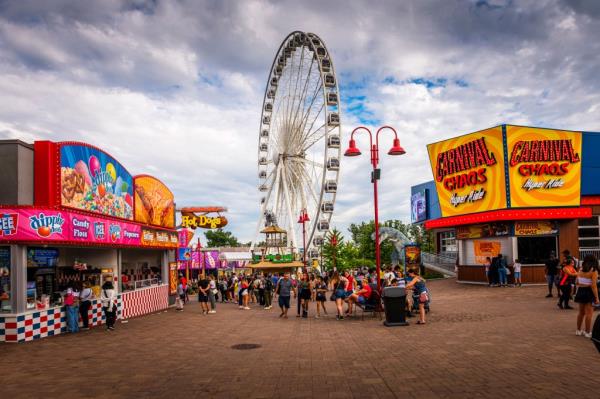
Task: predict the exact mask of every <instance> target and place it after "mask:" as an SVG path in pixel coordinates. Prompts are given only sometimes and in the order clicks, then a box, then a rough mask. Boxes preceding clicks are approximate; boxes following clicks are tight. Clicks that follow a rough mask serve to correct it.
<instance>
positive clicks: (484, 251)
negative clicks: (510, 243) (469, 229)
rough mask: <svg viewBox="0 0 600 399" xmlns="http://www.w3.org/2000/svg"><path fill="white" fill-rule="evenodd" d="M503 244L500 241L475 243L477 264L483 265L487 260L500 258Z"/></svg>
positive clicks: (474, 249)
mask: <svg viewBox="0 0 600 399" xmlns="http://www.w3.org/2000/svg"><path fill="white" fill-rule="evenodd" d="M501 249H502V244H501V243H500V241H474V242H473V251H474V252H475V262H477V263H478V264H480V265H483V264H484V263H485V261H486V259H487V258H488V257H489V258H494V257H496V256H498V254H499V253H500V250H501Z"/></svg>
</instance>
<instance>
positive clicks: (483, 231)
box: [456, 223, 510, 240]
mask: <svg viewBox="0 0 600 399" xmlns="http://www.w3.org/2000/svg"><path fill="white" fill-rule="evenodd" d="M507 235H510V225H508V224H506V223H487V224H472V225H468V226H457V227H456V239H457V240H467V239H473V238H485V237H499V236H507Z"/></svg>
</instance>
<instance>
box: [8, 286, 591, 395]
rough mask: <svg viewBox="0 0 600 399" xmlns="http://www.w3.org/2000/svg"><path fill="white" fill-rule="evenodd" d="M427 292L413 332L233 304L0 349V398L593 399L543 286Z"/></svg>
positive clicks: (581, 355)
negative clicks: (424, 313) (423, 319)
mask: <svg viewBox="0 0 600 399" xmlns="http://www.w3.org/2000/svg"><path fill="white" fill-rule="evenodd" d="M429 287H430V289H431V291H432V299H433V302H432V304H431V307H432V312H431V313H430V314H429V319H428V324H427V325H424V326H419V325H416V324H414V322H412V321H411V325H410V326H408V327H395V328H386V327H383V326H382V324H381V321H379V320H377V319H373V318H369V317H367V318H365V320H364V321H361V320H360V319H358V320H356V319H355V320H351V319H350V320H344V321H339V322H338V321H336V320H335V318H333V317H331V316H329V317H328V318H321V319H314V318H309V319H297V318H296V317H294V314H293V313H292V312H291V315H292V316H291V317H290V318H289V319H287V320H283V319H279V318H278V314H279V312H278V310H277V309H275V308H274V309H272V310H271V311H265V310H262V309H259V308H258V307H253V309H252V310H249V311H243V310H239V309H238V308H237V306H236V305H233V304H224V305H219V306H218V309H217V314H214V315H206V316H205V315H202V313H201V311H200V306H199V304H198V303H197V302H192V303H190V304H189V305H188V306H186V308H185V310H184V312H181V313H179V312H175V311H174V310H169V311H168V312H166V313H165V312H162V313H157V314H154V315H149V316H145V317H141V318H137V319H133V320H131V321H130V322H129V323H127V324H117V328H116V330H115V331H113V332H107V331H105V330H104V329H100V328H97V329H94V330H91V331H87V332H81V333H79V334H75V335H69V334H63V335H61V336H58V337H55V338H48V339H43V340H39V341H36V342H31V343H26V344H2V345H0V359H1V360H2V362H1V363H2V365H3V367H2V372H1V376H2V378H1V380H0V381H1V382H0V392H1V395H0V396H1V397H3V398H43V397H44V398H59V397H61V398H64V397H70V398H96V397H98V398H118V397H123V398H127V397H128V398H133V397H135V398H150V397H160V398H213V397H215V398H305V397H317V398H345V399H347V398H361V399H365V398H418V399H426V398H550V397H577V398H600V354H599V353H598V352H597V351H596V350H595V348H594V347H593V345H592V343H591V341H590V340H589V339H585V338H583V337H576V336H575V335H574V330H575V316H576V313H575V311H574V310H571V311H561V310H559V309H558V308H557V307H556V298H553V299H546V298H544V294H545V291H544V288H543V287H539V286H537V287H527V288H487V287H482V286H466V285H458V284H456V283H455V282H454V281H453V280H443V281H432V282H430V283H429ZM327 306H328V308H329V310H330V312H331V313H333V308H334V307H333V303H332V302H328V303H327ZM292 310H294V309H292ZM313 310H314V309H311V311H313ZM313 314H314V313H313ZM597 314H598V313H596V315H597ZM413 320H414V319H413ZM239 344H258V345H260V347H259V348H256V349H248V350H235V349H232V346H234V345H239ZM565 376H568V378H565Z"/></svg>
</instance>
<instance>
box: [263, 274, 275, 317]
mask: <svg viewBox="0 0 600 399" xmlns="http://www.w3.org/2000/svg"><path fill="white" fill-rule="evenodd" d="M264 280H265V288H264V301H265V310H269V309H271V307H272V306H271V302H272V300H273V280H272V279H271V275H270V274H269V275H268V276H267V278H265V279H264Z"/></svg>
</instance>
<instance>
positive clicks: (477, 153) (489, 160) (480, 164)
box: [427, 126, 506, 217]
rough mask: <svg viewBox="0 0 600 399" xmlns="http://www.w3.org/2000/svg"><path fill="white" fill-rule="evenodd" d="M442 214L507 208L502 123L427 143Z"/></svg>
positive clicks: (459, 213)
mask: <svg viewBox="0 0 600 399" xmlns="http://www.w3.org/2000/svg"><path fill="white" fill-rule="evenodd" d="M427 150H428V152H429V160H430V162H431V168H432V170H433V175H434V179H435V185H436V190H437V192H438V196H439V200H440V209H441V212H442V216H444V217H447V216H456V215H463V214H467V213H475V212H483V211H489V210H494V209H501V208H506V185H505V175H504V146H503V141H502V127H501V126H498V127H494V128H491V129H487V130H482V131H480V132H476V133H471V134H467V135H465V136H461V137H457V138H454V139H450V140H445V141H440V142H438V143H433V144H429V145H428V146H427Z"/></svg>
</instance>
